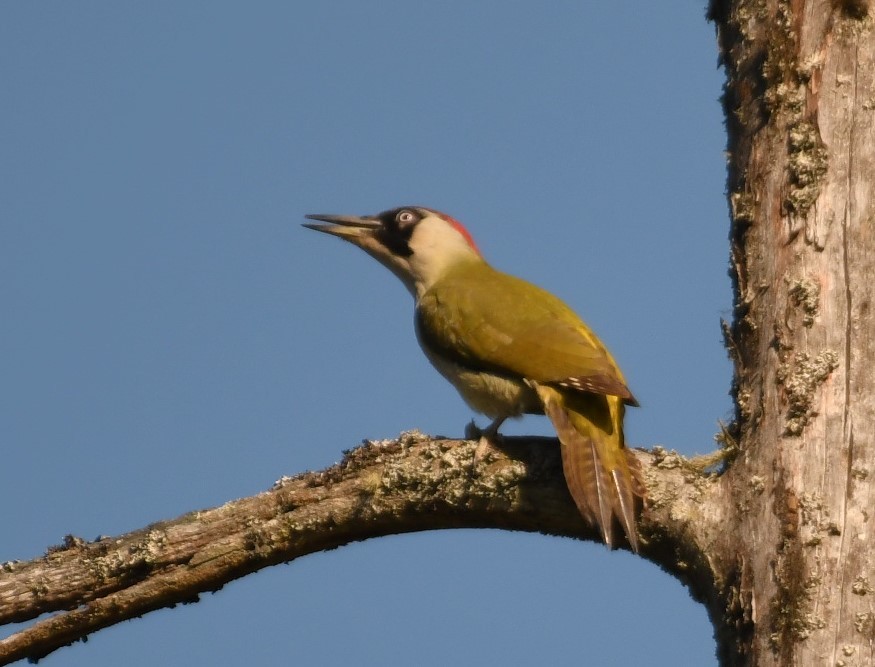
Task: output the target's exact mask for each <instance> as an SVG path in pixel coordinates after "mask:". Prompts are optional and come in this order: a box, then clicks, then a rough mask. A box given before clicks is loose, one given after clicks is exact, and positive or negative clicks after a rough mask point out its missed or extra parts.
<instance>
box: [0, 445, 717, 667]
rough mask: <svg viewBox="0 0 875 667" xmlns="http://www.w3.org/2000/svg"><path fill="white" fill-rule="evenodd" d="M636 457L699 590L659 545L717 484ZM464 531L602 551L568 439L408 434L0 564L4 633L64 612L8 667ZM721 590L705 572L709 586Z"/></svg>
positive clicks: (26, 635) (27, 635) (658, 531)
mask: <svg viewBox="0 0 875 667" xmlns="http://www.w3.org/2000/svg"><path fill="white" fill-rule="evenodd" d="M636 454H637V455H638V456H639V458H640V459H641V462H642V465H643V466H644V467H645V474H646V475H647V479H648V484H649V486H650V488H652V489H653V493H654V497H655V498H661V499H662V501H661V502H656V503H654V507H653V509H652V510H651V511H650V512H648V514H647V517H646V519H645V521H644V522H643V523H642V535H644V536H646V535H651V536H652V537H651V541H652V543H653V544H652V546H651V547H650V552H651V553H652V554H653V557H654V558H657V559H664V565H665V567H666V568H667V569H668V570H669V571H672V572H675V573H677V574H678V575H679V576H682V577H688V575H689V573H690V572H691V571H694V570H695V569H696V568H694V567H691V566H690V565H689V564H688V563H687V561H686V557H685V556H684V555H683V553H684V552H683V551H679V550H677V549H674V548H666V545H665V540H664V539H663V538H661V537H660V536H665V535H674V534H685V533H688V532H689V531H690V529H691V528H693V527H695V526H696V525H697V522H696V516H697V515H698V513H699V507H700V506H701V500H702V498H703V497H705V496H707V494H708V492H709V489H710V488H713V487H714V485H715V480H714V478H713V477H708V476H702V475H701V474H700V473H698V472H697V471H695V470H692V469H690V468H689V467H688V465H687V464H686V463H685V462H684V461H683V460H682V459H681V458H679V457H677V456H675V455H672V454H670V453H667V452H665V451H662V450H658V451H656V452H655V453H652V454H646V453H644V452H636ZM459 527H465V528H472V527H489V528H504V529H509V530H524V531H533V532H535V531H536V532H543V533H548V534H554V535H565V536H569V537H577V538H581V539H590V540H594V541H596V542H601V534H600V533H599V532H598V531H597V530H596V529H593V528H592V527H589V526H587V525H586V524H585V523H584V522H583V520H582V519H581V518H580V514H579V513H578V511H577V508H576V506H575V505H574V503H573V501H572V500H571V497H570V496H569V494H568V489H567V487H566V485H565V481H564V478H563V476H562V469H561V463H560V457H559V443H558V442H557V441H556V440H553V439H549V438H508V439H506V441H505V442H504V443H502V445H501V446H500V447H495V446H490V445H481V444H478V443H473V442H466V441H453V440H434V439H431V438H428V437H427V436H424V435H421V434H418V433H409V434H405V435H403V436H402V437H401V438H399V439H398V440H390V441H381V442H373V443H367V444H366V445H364V446H363V447H360V448H358V449H355V450H353V451H351V452H349V453H348V454H347V456H346V458H345V459H344V460H343V461H342V462H341V463H340V464H338V465H336V466H334V467H332V468H329V469H327V470H324V471H321V472H312V473H305V474H302V475H298V476H296V477H293V478H284V479H282V480H280V481H278V482H277V483H276V485H275V486H274V488H273V489H271V490H269V491H266V492H264V493H262V494H259V495H257V496H253V497H250V498H243V499H241V500H235V501H232V502H229V503H227V504H225V505H223V506H221V507H216V508H213V509H209V510H203V511H199V512H192V513H190V514H186V515H184V516H181V517H179V518H177V519H174V520H172V521H166V522H161V523H155V524H152V525H150V526H147V527H146V528H143V529H142V530H139V531H136V532H133V533H129V534H127V535H121V536H118V537H107V538H101V539H99V540H97V541H94V542H86V541H85V540H82V539H79V538H76V537H73V536H68V537H67V539H66V541H65V543H64V544H63V545H60V546H57V547H52V548H50V549H49V550H48V552H47V553H46V555H45V556H44V557H42V558H38V559H36V560H33V561H29V562H7V563H2V564H0V625H3V624H8V623H16V622H19V623H20V622H25V621H30V620H33V619H35V618H37V617H38V616H39V615H41V614H45V613H51V612H54V615H53V616H49V617H48V618H46V619H43V620H39V621H36V622H35V623H33V624H32V625H31V626H29V627H27V628H25V629H24V630H21V631H19V632H16V633H15V634H13V635H11V636H9V637H7V638H6V639H3V640H0V665H5V664H8V663H10V662H14V661H16V660H21V659H23V658H28V659H31V660H37V659H39V658H41V657H43V656H45V655H47V654H49V653H51V652H52V651H54V650H56V649H58V648H61V647H62V646H65V645H67V644H69V643H71V642H73V641H77V640H80V639H83V638H84V637H86V636H87V635H88V634H89V633H92V632H95V631H96V630H99V629H101V628H104V627H107V626H110V625H113V624H115V623H118V622H120V621H124V620H127V619H131V618H135V617H137V616H141V615H143V614H145V613H147V612H150V611H153V610H155V609H160V608H163V607H172V606H174V605H176V604H181V603H190V602H196V601H197V600H198V595H199V594H201V593H204V592H207V591H217V590H219V589H220V588H222V586H224V585H225V584H226V583H228V582H229V581H233V580H234V579H237V578H239V577H242V576H245V575H247V574H250V573H252V572H256V571H257V570H260V569H262V568H265V567H269V566H271V565H276V564H279V563H283V562H288V561H290V560H294V559H295V558H297V557H299V556H303V555H306V554H310V553H314V552H317V551H323V550H326V549H332V548H335V547H339V546H342V545H344V544H348V543H350V542H354V541H357V540H364V539H367V538H370V537H379V536H382V535H390V534H397V533H404V532H411V531H419V530H435V529H442V528H459ZM685 544H695V540H694V539H689V540H686V541H685ZM689 550H690V551H695V549H689ZM711 579H712V578H711V577H710V575H709V573H707V572H704V573H703V572H697V573H696V580H697V581H701V582H709V581H711ZM706 585H707V584H706ZM702 594H703V595H705V596H707V595H709V594H710V593H708V592H703V593H702Z"/></svg>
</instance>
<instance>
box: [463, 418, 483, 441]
mask: <svg viewBox="0 0 875 667" xmlns="http://www.w3.org/2000/svg"><path fill="white" fill-rule="evenodd" d="M482 435H483V431H481V430H480V428H479V427H478V426H477V424H476V422H475V421H474V420H473V419H472V420H471V421H469V422H468V423H467V424H465V440H479V439H480V436H482Z"/></svg>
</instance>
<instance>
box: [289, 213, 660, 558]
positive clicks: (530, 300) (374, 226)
mask: <svg viewBox="0 0 875 667" xmlns="http://www.w3.org/2000/svg"><path fill="white" fill-rule="evenodd" d="M307 218H309V219H311V220H319V221H321V222H324V223H329V224H305V225H304V226H305V227H309V228H310V229H315V230H317V231H320V232H326V233H328V234H333V235H334V236H339V237H340V238H342V239H344V240H345V241H349V242H350V243H352V244H353V245H357V246H358V247H359V248H361V249H362V250H364V251H365V252H367V253H368V254H369V255H371V256H372V257H374V258H375V259H377V260H378V261H379V262H380V263H381V264H383V265H384V266H386V267H387V268H388V269H389V270H390V271H392V273H394V274H395V275H396V276H398V277H399V278H400V279H401V282H403V283H404V285H405V286H406V287H407V289H408V290H410V293H411V294H412V295H413V298H414V299H415V302H416V308H415V325H416V335H417V338H418V340H419V344H420V346H421V347H422V349H423V351H424V352H425V355H426V356H427V357H428V359H429V361H430V362H431V363H432V365H434V367H435V368H436V369H437V370H438V371H439V372H440V373H441V374H442V375H443V376H444V377H445V378H446V379H447V380H449V381H450V382H451V383H452V384H453V386H455V388H456V389H457V390H458V391H459V393H460V394H461V395H462V398H463V399H464V400H465V402H466V403H467V404H468V405H469V406H470V407H471V408H472V409H474V410H476V411H477V412H480V413H483V414H485V415H487V416H489V417H491V418H492V419H493V422H492V424H491V425H490V426H489V428H487V429H486V431H485V434H486V435H487V437H490V436H495V435H496V433H497V430H498V427H499V426H500V425H501V423H502V422H503V421H504V420H505V419H507V418H508V417H518V416H520V415H523V414H546V415H547V417H548V418H549V419H550V421H551V422H552V423H553V426H554V427H555V429H556V433H557V435H558V436H559V442H560V443H561V451H562V468H563V471H564V473H565V481H566V483H567V485H568V490H569V491H570V492H571V496H572V498H573V499H574V502H575V503H576V505H577V507H578V509H579V510H580V513H581V514H582V515H583V517H584V518H585V519H586V520H588V521H589V522H590V523H591V524H593V525H595V526H598V528H599V530H600V531H601V534H602V537H603V538H604V541H605V543H606V544H607V545H608V546H610V547H614V546H615V544H616V543H617V537H616V530H615V528H616V525H617V524H619V526H620V527H621V528H622V530H623V532H625V534H626V538H627V539H628V542H629V545H630V546H631V547H632V549H633V550H635V551H638V547H639V540H638V533H637V531H636V528H635V522H636V518H637V513H638V511H639V509H640V504H641V503H640V501H641V499H642V498H643V496H644V485H643V483H642V480H641V473H640V467H639V465H638V462H637V459H636V458H635V457H634V456H632V455H630V454H629V451H628V450H627V449H626V446H625V442H624V439H623V411H624V408H625V406H626V405H638V403H637V402H636V401H635V398H634V397H633V396H632V393H631V392H630V391H629V389H628V388H627V387H626V381H625V380H624V379H623V375H622V373H620V369H619V368H617V364H616V363H615V362H614V359H613V358H612V357H611V355H610V353H609V352H608V351H607V349H606V348H605V346H604V345H603V344H602V343H601V341H600V340H599V339H598V338H596V336H595V334H594V333H593V332H592V331H591V330H590V329H589V327H587V326H586V324H584V323H583V322H582V321H581V319H580V318H579V317H577V315H575V314H574V312H573V311H572V310H571V309H570V308H569V307H568V306H567V305H565V303H563V302H562V301H560V300H559V299H558V298H557V297H555V296H553V295H552V294H550V293H549V292H546V291H544V290H542V289H540V288H539V287H536V286H535V285H532V284H531V283H528V282H526V281H524V280H521V279H519V278H515V277H513V276H510V275H508V274H506V273H501V272H500V271H497V270H495V269H493V268H492V267H491V266H490V265H489V264H487V263H486V261H485V260H484V259H483V257H482V256H481V255H480V252H479V251H478V250H477V246H476V245H475V244H474V241H473V240H472V238H471V235H470V234H469V233H468V231H467V230H466V229H465V228H464V227H463V226H462V225H461V224H460V223H459V222H457V221H456V220H454V219H453V218H451V217H450V216H448V215H445V214H443V213H439V212H437V211H434V210H431V209H427V208H422V207H419V206H405V207H403V208H395V209H392V210H390V211H385V212H383V213H380V214H379V215H375V216H361V217H359V216H348V215H308V216H307Z"/></svg>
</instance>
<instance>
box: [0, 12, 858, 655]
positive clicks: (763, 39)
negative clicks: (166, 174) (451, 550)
mask: <svg viewBox="0 0 875 667" xmlns="http://www.w3.org/2000/svg"><path fill="white" fill-rule="evenodd" d="M710 12H711V18H712V20H713V21H714V22H715V23H716V25H717V27H718V36H719V42H720V48H721V53H722V58H723V62H724V64H725V67H726V72H727V83H726V92H725V96H724V106H725V111H726V125H727V131H728V146H729V176H728V192H729V202H730V208H731V211H732V228H731V233H730V240H731V255H732V276H733V281H734V289H735V314H734V321H733V322H732V324H731V325H726V327H725V331H726V339H727V346H728V347H729V349H730V353H731V355H732V357H733V359H734V362H735V371H736V376H735V387H734V391H735V399H736V419H735V422H734V423H733V424H732V426H731V427H730V428H729V429H728V434H727V438H726V440H727V441H735V443H736V445H737V447H736V449H737V451H738V452H739V453H738V455H737V456H736V457H735V459H734V460H733V461H732V462H731V463H730V464H729V465H728V466H727V468H728V469H727V470H726V472H725V473H724V474H723V475H722V476H720V477H714V476H709V475H703V474H702V473H701V472H699V471H698V470H697V469H696V468H695V467H691V466H688V465H687V464H686V463H685V462H684V461H683V460H682V458H681V457H678V456H677V455H673V454H670V453H667V452H665V451H663V450H654V451H653V452H650V453H639V454H638V456H639V458H640V460H641V462H642V466H643V468H644V473H645V478H646V484H647V490H648V504H647V507H646V508H645V510H644V514H643V516H642V517H641V520H640V526H639V527H640V532H641V538H642V541H643V548H642V552H641V553H642V556H644V557H646V558H648V559H650V560H652V561H654V562H656V563H658V564H659V565H661V566H662V567H664V568H665V569H666V570H668V571H669V572H671V573H673V574H674V575H675V576H677V577H678V578H679V579H680V580H681V581H683V582H684V583H686V584H687V585H688V586H689V587H690V590H691V592H692V594H693V595H694V596H695V597H696V598H697V599H699V600H701V601H702V602H703V603H704V604H705V605H706V606H707V608H708V610H709V613H710V615H711V618H712V620H713V622H714V625H715V629H716V637H717V643H718V653H719V656H720V659H721V662H722V663H723V664H724V665H758V666H763V665H842V666H848V667H850V666H852V665H870V664H875V655H873V653H875V651H873V640H875V609H873V596H875V572H873V564H872V563H871V562H870V556H869V554H870V553H871V552H873V551H875V533H869V532H868V530H867V528H868V521H869V518H870V516H869V513H870V511H872V510H875V502H873V501H875V498H873V485H872V481H873V480H875V372H873V370H872V369H873V366H875V309H873V308H872V295H873V294H872V293H873V290H875V247H873V243H872V241H873V236H875V229H873V227H875V209H873V204H875V202H873V197H871V195H872V192H873V183H875V127H873V124H875V118H873V116H875V31H873V21H875V18H873V11H872V9H871V8H870V6H869V1H868V0H844V1H840V0H740V1H737V2H733V1H731V0H713V1H712V6H711V9H710ZM553 444H554V446H553V447H545V446H544V442H543V440H532V439H508V440H507V441H506V442H505V443H503V444H502V445H501V446H499V447H490V446H485V445H484V446H479V447H478V446H477V445H476V443H468V442H454V441H448V440H433V439H430V438H426V437H424V436H419V435H408V436H406V437H404V438H401V439H399V440H397V441H391V442H384V443H370V444H368V445H366V446H364V447H362V448H359V449H358V450H355V451H353V452H351V453H350V454H349V455H348V456H347V458H346V459H345V460H344V461H343V462H342V463H341V464H340V465H339V466H336V467H334V468H331V469H328V470H326V471H323V472H320V473H307V474H304V475H300V476H298V477H297V478H294V479H289V480H283V481H281V483H278V484H277V486H276V487H275V488H274V489H272V490H271V491H269V492H266V493H263V494H260V495H258V496H255V497H253V498H245V499H242V500H239V501H234V502H232V503H228V504H227V505H225V506H223V507H220V508H215V509H213V510H206V511H202V512H195V513H192V514H189V515H186V516H183V517H180V518H179V519H176V520H174V521H170V522H164V523H160V524H153V525H151V526H148V527H147V528H144V529H143V530H141V531H138V532H135V533H131V534H128V535H123V536H120V537H117V538H101V539H100V540H97V541H94V542H86V541H84V540H80V539H78V538H73V537H72V536H71V537H69V538H68V539H67V542H66V544H65V545H64V546H62V547H58V548H54V549H50V550H49V552H48V553H47V554H46V556H45V557H44V558H40V559H36V560H34V561H31V562H29V563H18V562H10V563H2V564H0V624H3V623H13V622H24V621H28V620H32V619H36V618H37V617H38V616H39V615H41V614H45V613H47V612H56V614H55V615H54V616H51V617H48V618H44V619H42V620H38V621H35V622H34V623H33V624H32V625H31V626H30V627H28V628H25V629H23V630H21V631H19V632H17V633H15V634H13V635H11V636H10V637H8V638H6V639H3V640H0V664H6V663H8V662H10V661H14V660H18V659H21V658H26V657H29V658H39V657H41V656H43V655H46V654H48V653H50V652H51V651H54V650H56V649H57V648H59V647H61V646H63V645H65V644H67V643H69V642H71V641H75V640H77V639H81V638H82V637H84V636H86V635H87V634H88V633H91V632H94V631H96V630H98V629H100V628H102V627H106V626H108V625H112V624H114V623H117V622H119V621H121V620H125V619H128V618H133V617H136V616H139V615H142V614H144V613H147V612H149V611H152V610H154V609H158V608H161V607H167V606H173V605H174V604H178V603H181V602H189V601H192V600H196V599H197V596H198V594H199V593H201V592H204V591H211V590H217V589H219V588H221V587H222V586H223V585H224V584H225V583H227V582H228V581H231V580H233V579H235V578H238V577H241V576H245V575H247V574H249V573H252V572H255V571H257V570H258V569H260V568H262V567H267V566H270V565H273V564H276V563H281V562H287V561H289V560H292V559H294V558H297V557H298V556H300V555H304V554H307V553H312V552H314V551H318V550H323V549H328V548H334V547H337V546H340V545H342V544H346V543H348V542H351V541H355V540H362V539H366V538H369V537H375V536H379V535H387V534H392V533H398V532H410V531H415V530H429V529H436V528H447V527H498V528H510V529H517V530H532V531H534V530H540V531H543V532H548V533H550V534H562V535H572V536H575V537H579V538H582V539H593V540H598V539H599V536H598V534H597V533H596V531H593V530H591V529H588V528H587V527H586V526H584V525H583V524H582V522H581V521H580V518H579V516H578V514H577V511H576V509H575V507H574V504H573V503H572V501H571V499H570V497H569V496H568V492H567V489H566V487H565V485H564V482H563V480H562V476H561V471H560V467H559V463H558V457H557V454H556V452H557V448H556V447H555V443H553ZM870 477H872V479H871V480H870Z"/></svg>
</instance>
